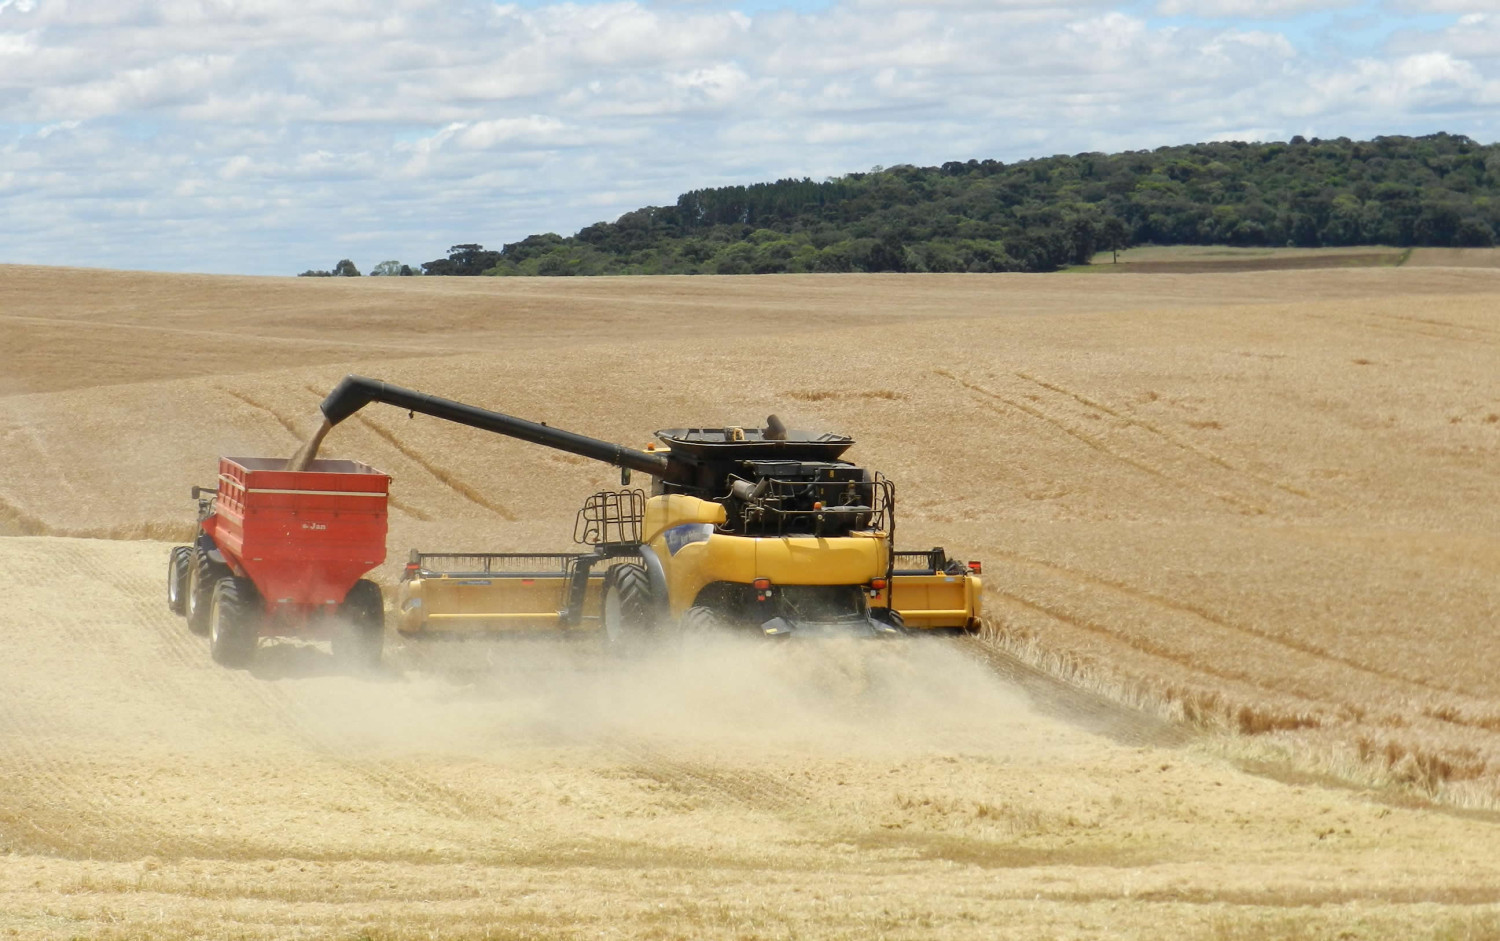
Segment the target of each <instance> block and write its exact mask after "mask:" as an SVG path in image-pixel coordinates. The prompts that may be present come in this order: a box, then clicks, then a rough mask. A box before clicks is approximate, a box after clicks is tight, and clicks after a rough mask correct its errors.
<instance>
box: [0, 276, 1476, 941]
mask: <svg viewBox="0 0 1500 941" xmlns="http://www.w3.org/2000/svg"><path fill="white" fill-rule="evenodd" d="M1488 257H1489V260H1488V262H1487V261H1486V258H1479V257H1478V256H1475V255H1474V254H1473V253H1469V254H1466V255H1464V256H1463V258H1462V259H1458V258H1457V257H1456V256H1455V258H1454V259H1452V260H1454V261H1455V262H1458V263H1457V264H1451V265H1449V264H1441V263H1440V262H1442V261H1443V260H1444V258H1443V257H1442V256H1429V257H1427V258H1426V259H1425V260H1422V261H1421V263H1420V264H1419V263H1418V261H1419V260H1418V259H1417V258H1416V257H1415V256H1414V257H1413V259H1412V264H1408V265H1404V266H1401V267H1370V268H1333V269H1325V270H1286V271H1236V272H1226V273H1210V274H1170V273H1161V274H1119V275H1116V276H1111V277H1095V276H1074V275H1056V276H1025V275H1014V276H1012V275H973V276H970V275H953V276H940V275H924V276H905V275H871V276H787V277H774V278H773V277H746V278H652V279H644V278H641V279H637V278H619V279H595V280H586V281H570V280H561V279H559V280H550V279H549V280H502V279H458V278H455V279H394V278H392V279H359V280H353V279H348V280H345V279H326V280H325V279H305V280H304V279H289V278H288V279H266V278H232V277H207V276H181V275H157V274H146V273H127V272H107V271H93V270H82V269H63V268H27V267H14V266H11V267H6V266H0V331H3V334H0V335H3V336H4V338H5V339H4V342H3V343H0V536H3V538H0V564H3V567H4V571H5V572H6V574H7V579H6V581H7V586H8V587H7V593H8V595H9V597H8V599H7V602H8V603H7V604H6V606H5V607H4V608H3V609H0V644H3V645H4V647H3V649H4V650H5V652H6V654H7V656H6V657H5V658H4V660H3V663H0V937H5V936H13V937H18V938H73V937H100V938H122V939H125V938H169V939H170V938H189V937H246V938H262V937H266V938H271V937H275V938H280V937H309V938H313V937H315V938H325V937H326V938H348V939H354V938H361V937H364V938H371V939H387V938H389V939H398V938H399V939H405V938H430V937H442V938H448V937H452V938H532V937H536V938H543V937H559V936H562V937H584V936H588V937H650V938H702V937H716V938H717V937H722V938H793V937H796V938H853V937H871V936H887V937H912V938H916V937H942V938H969V937H972V938H989V937H995V936H997V935H1010V936H1015V937H1028V938H1030V937H1057V938H1091V937H1140V938H1148V937H1150V938H1155V937H1161V936H1163V934H1167V935H1175V936H1184V937H1185V936H1195V937H1209V938H1246V939H1249V938H1270V937H1328V938H1334V937H1359V938H1368V937H1389V938H1410V937H1429V938H1469V937H1473V938H1478V937H1487V936H1493V935H1495V934H1497V933H1500V889H1497V888H1496V887H1497V886H1500V860H1497V858H1496V856H1495V853H1494V848H1495V847H1496V846H1497V845H1500V815H1497V814H1496V812H1495V808H1496V807H1497V805H1500V678H1497V677H1500V660H1497V654H1496V649H1495V646H1494V641H1493V637H1494V628H1495V626H1496V624H1497V622H1500V588H1497V585H1500V580H1497V574H1500V526H1497V522H1500V519H1497V516H1500V509H1497V507H1500V499H1497V497H1500V473H1497V467H1500V465H1497V462H1496V456H1497V451H1500V383H1497V380H1496V376H1497V375H1500V268H1497V267H1495V266H1494V264H1493V256H1488ZM349 372H355V373H361V374H364V375H370V376H374V377H376V378H380V379H385V380H388V381H392V382H396V383H399V384H402V385H407V386H411V387H414V388H418V389H422V390H424V391H429V392H433V393H437V394H440V395H444V396H448V397H451V398H456V399H459V400H462V401H466V402H472V403H474V404H478V405H483V406H487V407H491V408H496V409H499V410H501V411H506V412H510V413H513V414H517V415H520V416H522V417H525V418H530V419H533V420H545V421H547V422H548V423H549V424H551V425H554V426H557V427H562V428H566V429H569V430H572V431H578V432H581V433H585V434H591V435H595V436H598V437H602V438H606V439H609V440H617V441H620V442H622V443H625V444H631V445H636V446H639V445H642V444H644V443H645V442H646V441H647V440H649V437H650V433H651V432H652V431H653V430H655V429H657V428H667V427H681V426H683V425H686V424H693V425H715V424H758V423H759V422H760V420H761V419H763V417H764V416H765V415H766V414H768V413H771V412H775V413H777V414H778V415H780V416H782V417H783V418H784V419H786V420H787V421H788V424H790V425H793V426H794V427H805V428H819V429H825V430H831V431H838V432H842V433H847V434H849V435H851V436H853V437H854V438H855V439H856V440H857V442H858V444H857V445H856V446H855V448H854V449H853V451H851V453H850V456H851V457H852V458H854V459H856V460H858V461H860V462H861V463H863V464H865V465H867V466H871V467H875V468H878V469H880V470H882V471H884V472H885V473H886V474H888V475H889V476H890V477H891V478H893V479H894V480H895V481H896V485H897V501H898V520H899V523H898V531H897V536H898V542H899V543H900V544H901V546H902V547H903V548H926V547H929V546H933V545H942V546H945V547H946V548H948V549H949V550H950V552H951V553H952V554H954V555H956V556H959V557H962V558H971V559H981V560H983V561H984V563H985V574H986V586H987V592H986V599H985V601H986V605H987V615H988V622H989V627H988V630H987V632H986V634H985V636H984V637H983V638H981V639H978V640H975V641H971V642H948V641H942V640H936V639H927V640H919V641H914V642H913V643H911V644H906V645H901V646H900V647H895V648H892V647H885V646H881V647H880V649H872V648H870V647H867V646H853V647H839V646H837V645H835V646H833V647H830V648H829V649H827V650H820V651H817V652H816V653H814V652H811V651H801V650H799V651H796V652H794V653H792V654H787V653H784V652H780V653H778V652H776V651H772V650H768V649H766V648H764V647H743V646H740V645H736V644H725V645H723V646H722V648H721V647H714V648H712V649H707V650H701V651H696V652H693V653H692V654H691V656H688V655H676V654H674V655H672V656H665V657H662V658H658V659H653V660H649V661H647V662H642V663H639V664H635V665H633V666H632V667H631V668H630V669H622V668H620V666H619V665H618V664H616V663H614V662H612V661H610V660H609V659H608V658H604V657H601V656H600V655H599V653H598V651H596V650H592V649H589V648H588V645H564V646H561V647H559V646H557V645H553V644H548V643H544V642H518V643H513V644H473V645H470V644H463V645H457V644H455V645H403V644H401V642H400V641H399V640H396V639H394V638H393V639H392V641H391V647H390V650H389V654H388V658H387V660H388V664H387V668H386V669H385V670H384V671H383V672H382V673H380V674H379V675H376V676H366V677H353V676H345V675H341V674H340V673H339V672H338V671H336V670H334V669H333V668H332V665H331V660H330V658H329V656H328V654H327V652H326V649H324V648H322V647H320V646H318V645H305V644H297V643H278V644H271V645H268V646H266V647H265V648H263V649H262V651H261V656H260V658H259V660H258V662H257V664H256V666H255V667H254V668H253V669H252V670H251V671H249V672H246V671H226V670H223V669H220V668H218V667H216V666H215V665H213V664H212V663H210V662H209V659H208V655H207V651H206V649H205V646H204V644H203V642H202V641H201V639H199V638H196V637H193V636H192V635H190V634H188V633H187V632H186V630H185V628H184V627H183V625H182V623H181V621H180V619H177V618H174V617H173V616H171V615H170V614H168V613H167V611H166V608H165V604H164V599H163V590H162V582H163V579H164V574H165V568H166V556H167V551H168V548H169V547H170V545H171V544H172V543H173V542H174V541H176V540H181V539H184V538H186V536H187V535H188V534H189V533H190V532H191V527H192V521H193V507H192V502H191V500H190V499H189V496H188V490H189V488H190V487H191V486H192V485H193V484H200V483H201V484H208V483H210V482H211V481H212V478H213V475H214V473H215V466H216V465H215V460H216V457H217V455H219V454H221V453H222V454H244V455H290V454H291V453H292V451H294V450H295V449H296V447H297V445H298V443H299V442H300V440H301V438H302V437H304V436H305V435H307V434H308V433H309V432H311V431H312V430H313V428H314V427H315V426H316V423H317V417H318V416H317V413H316V405H317V402H318V400H319V399H320V398H321V397H322V396H323V395H324V394H326V393H327V392H328V391H329V390H330V389H331V388H332V387H333V385H334V384H335V383H336V382H337V381H338V379H339V378H340V377H341V376H342V375H344V374H345V373H349ZM323 454H324V455H325V456H332V457H349V458H355V459H358V460H362V461H366V462H368V463H371V464H374V465H375V466H377V467H379V468H380V469H382V470H384V471H386V472H388V473H390V474H391V475H392V476H393V484H392V515H391V535H390V542H389V545H390V554H389V556H388V561H387V563H386V565H385V566H384V567H382V569H381V570H380V571H379V572H378V573H377V577H379V578H380V579H381V580H383V581H385V582H387V583H390V582H391V581H393V580H394V578H395V577H396V575H397V573H398V572H399V567H400V563H401V562H402V561H403V560H404V558H405V553H406V550H407V549H409V548H420V549H424V550H432V551H441V550H453V551H486V550H488V551H506V550H526V549H535V550H566V549H568V548H569V538H568V537H569V536H570V534H571V530H572V520H573V514H574V513H575V512H576V510H577V508H578V506H579V505H580V504H581V502H582V500H583V499H584V498H585V497H586V496H587V495H588V494H590V493H592V492H594V491H595V490H598V489H602V488H606V487H610V486H613V485H615V483H616V478H615V477H614V475H613V474H612V473H611V469H610V468H608V467H605V466H603V465H596V464H593V463H591V462H588V461H586V460H584V459H582V458H576V457H573V456H570V455H565V454H561V453H557V452H551V451H547V450H544V449H539V448H536V447H534V446H530V445H526V444H524V443H521V442H516V441H511V440H508V439H502V438H498V437H495V436H490V435H485V434H483V433H481V432H477V431H474V430H472V429H467V428H461V427H456V426H451V425H445V424H443V423H441V422H438V421H436V420H433V419H428V418H425V417H421V416H419V417H417V418H415V419H411V418H408V416H407V415H406V414H405V413H402V412H398V411H396V410H394V409H389V408H386V407H384V406H371V407H370V408H368V409H366V410H365V411H363V412H361V413H360V414H359V415H357V416H356V417H355V418H353V419H351V420H350V421H347V422H345V423H344V424H343V425H341V426H339V427H338V428H337V429H335V430H334V432H333V433H332V434H331V435H330V436H329V438H328V439H327V441H326V443H325V445H324V448H323ZM1058 680H1062V681H1063V682H1058Z"/></svg>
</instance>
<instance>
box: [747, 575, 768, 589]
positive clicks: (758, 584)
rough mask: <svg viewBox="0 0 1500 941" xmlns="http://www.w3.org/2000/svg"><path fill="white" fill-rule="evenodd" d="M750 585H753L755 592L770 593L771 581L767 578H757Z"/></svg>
mask: <svg viewBox="0 0 1500 941" xmlns="http://www.w3.org/2000/svg"><path fill="white" fill-rule="evenodd" d="M751 584H753V585H754V586H755V590H756V591H770V590H771V580H770V579H769V578H757V579H756V580H755V581H754V582H752V583H751Z"/></svg>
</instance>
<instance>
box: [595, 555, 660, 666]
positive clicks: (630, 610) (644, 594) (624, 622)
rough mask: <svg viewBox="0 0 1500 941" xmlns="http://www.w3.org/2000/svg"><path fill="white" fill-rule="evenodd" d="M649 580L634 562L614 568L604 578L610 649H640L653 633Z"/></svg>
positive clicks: (606, 626) (605, 624)
mask: <svg viewBox="0 0 1500 941" xmlns="http://www.w3.org/2000/svg"><path fill="white" fill-rule="evenodd" d="M651 602H652V597H651V579H650V578H649V577H647V575H646V569H645V567H644V566H640V565H636V564H635V563H634V562H630V563H626V564H624V565H616V566H615V567H614V568H612V569H610V570H609V574H608V575H606V576H605V577H604V619H603V620H604V634H605V637H606V638H608V640H609V643H610V646H612V647H616V648H619V649H629V648H634V647H639V646H641V645H643V644H645V643H646V642H647V641H649V640H650V639H651V638H652V637H653V636H654V635H655V633H656V629H655V628H656V625H655V624H653V623H652V613H653V612H652V607H653V606H652V603H651Z"/></svg>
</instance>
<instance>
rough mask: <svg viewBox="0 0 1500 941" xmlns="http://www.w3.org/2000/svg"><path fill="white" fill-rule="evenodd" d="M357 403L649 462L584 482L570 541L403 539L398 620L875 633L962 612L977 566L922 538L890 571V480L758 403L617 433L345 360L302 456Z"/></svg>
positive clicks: (637, 631)
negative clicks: (434, 547)
mask: <svg viewBox="0 0 1500 941" xmlns="http://www.w3.org/2000/svg"><path fill="white" fill-rule="evenodd" d="M370 402H383V403H386V404H389V405H394V406H397V407H399V408H402V409H407V410H409V411H410V412H413V413H415V412H421V413H423V414H426V415H431V416H434V417H437V418H442V419H445V420H448V421H453V422H457V423H459V424H464V425H469V426H472V427H475V428H480V429H484V430H486V431H492V432H496V433H498V434H503V435H508V436H510V437H514V438H520V439H522V440H524V441H530V442H533V443H535V444H541V445H545V446H547V447H552V448H557V449H559V450H562V451H567V452H569V453H572V454H577V455H581V456H583V457H587V458H592V459H594V460H597V461H602V462H604V463H607V464H612V465H615V466H617V467H620V468H621V469H622V470H621V478H622V481H621V482H622V484H623V485H628V483H629V480H630V475H631V473H632V472H636V473H642V474H647V475H649V476H650V477H651V479H652V486H651V493H650V495H649V497H648V496H647V495H646V494H645V493H644V492H643V491H641V490H631V489H623V490H619V491H606V492H603V493H599V494H595V495H594V496H593V497H591V498H589V500H588V501H587V502H586V504H585V505H584V507H583V509H582V510H581V511H580V512H579V514H578V518H577V521H576V524H575V529H574V538H575V540H576V541H577V542H579V543H582V544H584V545H587V546H589V547H590V548H589V549H588V550H587V551H582V552H577V553H563V554H541V555H539V554H509V553H490V554H480V555H464V556H459V555H452V554H438V553H420V552H417V553H413V555H412V558H411V561H410V562H409V564H408V566H407V571H406V577H405V578H404V579H403V581H402V584H401V586H400V589H399V592H398V600H397V607H398V609H399V614H398V618H399V622H398V628H399V629H400V630H401V631H402V632H403V633H407V634H412V635H419V636H420V635H434V634H444V633H454V632H460V633H461V632H471V631H504V630H533V629H545V630H555V631H563V632H573V631H590V630H598V629H600V628H601V627H602V629H603V631H604V632H605V634H606V636H607V637H608V639H609V640H610V641H611V642H612V643H623V644H630V643H632V642H634V641H638V640H643V639H647V638H650V637H651V636H652V635H654V634H656V633H657V632H659V631H661V630H663V629H677V630H682V631H687V632H699V631H707V630H713V629H735V630H741V631H746V632H750V633H755V634H763V635H769V636H791V635H801V636H808V635H820V634H829V633H836V634H853V635H858V636H868V637H885V636H891V635H896V634H900V633H902V632H903V617H902V614H903V613H906V614H908V615H915V616H914V617H911V618H910V620H909V623H912V624H913V625H914V626H920V627H923V628H944V627H948V628H958V629H972V628H974V627H976V626H977V625H978V617H979V608H978V604H979V591H978V589H979V578H978V573H977V572H971V571H970V570H969V569H967V568H964V567H960V568H959V570H957V571H947V570H941V569H937V568H935V567H934V566H933V565H930V564H928V563H929V562H932V561H933V560H934V559H935V556H934V555H933V553H930V552H929V553H917V554H914V555H915V556H921V557H922V558H921V559H920V560H918V561H917V562H915V563H913V564H914V565H915V566H916V567H907V566H903V567H902V568H901V569H899V570H898V568H897V562H898V559H901V558H903V556H902V554H895V553H892V551H891V536H892V533H893V531H894V529H895V499H894V488H893V487H892V485H891V483H890V482H889V481H888V480H886V479H885V478H884V477H883V476H881V475H880V474H877V473H873V472H871V471H869V470H866V469H864V468H861V467H858V466H856V465H854V464H851V463H849V462H847V461H843V460H840V458H841V456H842V455H843V453H844V452H845V451H846V450H848V448H849V447H850V446H851V445H853V444H854V441H853V439H851V438H848V437H845V436H842V435H835V434H824V433H817V432H805V431H796V430H788V429H786V428H783V427H781V426H780V423H779V422H777V421H775V420H774V418H773V419H772V420H770V421H768V422H767V427H765V428H738V427H731V428H678V429H670V430H666V431H659V432H657V434H656V437H657V439H658V442H657V443H653V444H651V445H649V446H648V447H647V449H646V450H635V449H633V448H627V447H624V446H622V445H617V444H610V443H608V442H605V441H601V440H598V439H596V438H589V437H586V436H584V435H579V434H574V433H572V432H567V431H563V430H560V429H557V428H551V427H548V426H547V425H545V424H540V423H536V422H530V421H525V420H523V419H520V418H515V417H513V416H510V415H505V414H502V413H499V412H494V411H490V410H488V409H483V408H477V407H475V406H472V405H465V404H463V403H460V402H454V401H452V400H449V399H443V398H439V397H437V396H433V395H428V394H426V393H422V392H415V391H413V390H410V389H403V388H401V387H399V386H393V385H390V384H387V383H384V382H379V381H377V380H373V379H366V378H363V377H360V376H348V377H346V378H345V379H344V380H343V382H342V383H340V384H339V386H338V387H337V388H336V389H334V391H333V392H332V393H330V394H329V396H328V397H327V398H326V399H324V400H323V402H322V404H321V408H322V411H323V415H324V418H325V426H324V428H323V429H322V430H321V431H320V432H319V435H318V436H317V437H315V438H314V439H313V441H312V442H310V443H309V447H308V449H306V450H305V453H304V455H302V457H306V458H310V457H311V455H312V454H313V453H315V452H316V448H317V441H318V440H319V439H320V438H321V436H322V434H324V433H326V432H327V430H328V429H330V428H332V427H333V426H334V425H337V424H338V423H339V422H341V421H343V420H344V419H345V418H348V417H349V416H350V415H352V414H353V413H354V412H356V411H358V410H359V409H360V408H362V407H364V406H365V405H366V404H368V403H370ZM936 552H937V555H942V551H941V550H936ZM943 562H944V564H945V565H946V556H943ZM938 585H943V586H946V587H947V588H948V589H949V590H947V591H946V592H944V591H941V590H937V589H936V586H938ZM893 586H894V590H895V597H897V598H898V599H899V598H901V597H903V592H904V593H905V595H906V596H907V597H909V598H911V599H912V600H914V601H920V602H921V603H922V604H924V605H926V604H927V602H928V601H929V600H930V599H933V598H936V599H938V603H939V604H940V605H941V607H940V608H931V607H924V608H923V609H922V610H920V611H912V612H901V611H900V609H899V608H893V607H892V606H891V602H890V599H891V597H892V590H893ZM908 587H909V588H910V590H909V591H908V590H907V589H908ZM954 589H956V590H954Z"/></svg>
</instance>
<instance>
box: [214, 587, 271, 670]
mask: <svg viewBox="0 0 1500 941" xmlns="http://www.w3.org/2000/svg"><path fill="white" fill-rule="evenodd" d="M208 607H209V611H208V652H209V653H210V654H212V655H213V658H214V660H216V661H218V662H219V663H221V664H223V665H224V666H226V667H243V666H249V664H250V660H251V659H252V658H253V657H254V656H255V648H256V645H257V644H259V643H260V622H261V615H262V611H261V603H260V593H259V592H257V591H256V590H255V583H254V582H252V581H250V579H248V578H240V577H239V576H236V575H229V576H226V577H224V578H221V579H219V580H218V582H216V583H215V584H214V590H213V595H212V597H211V600H210V601H209V606H208Z"/></svg>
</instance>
